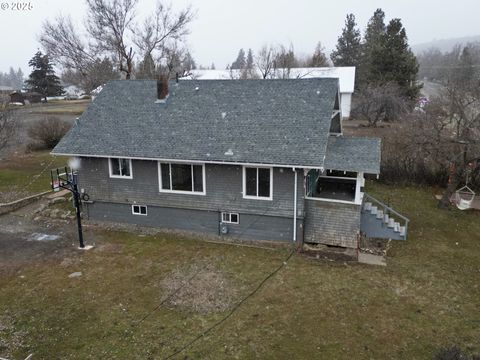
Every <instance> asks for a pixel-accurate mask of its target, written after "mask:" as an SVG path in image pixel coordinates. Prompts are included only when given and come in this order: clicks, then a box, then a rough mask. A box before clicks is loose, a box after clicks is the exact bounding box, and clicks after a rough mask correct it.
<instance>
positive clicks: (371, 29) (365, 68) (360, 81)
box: [357, 8, 386, 88]
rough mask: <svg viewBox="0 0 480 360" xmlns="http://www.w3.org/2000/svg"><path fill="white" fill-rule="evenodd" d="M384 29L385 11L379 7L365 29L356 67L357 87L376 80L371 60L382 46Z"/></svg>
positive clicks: (376, 75) (375, 70)
mask: <svg viewBox="0 0 480 360" xmlns="http://www.w3.org/2000/svg"><path fill="white" fill-rule="evenodd" d="M385 31H386V26H385V12H384V11H383V10H382V9H380V8H379V9H377V10H375V12H374V13H373V16H372V17H371V18H370V20H369V21H368V24H367V29H366V30H365V36H364V42H363V44H362V55H361V61H360V66H359V68H358V69H357V87H359V88H362V87H364V86H366V85H367V84H369V83H371V82H375V81H376V80H377V77H378V74H376V72H377V69H375V68H374V65H373V64H372V62H373V59H374V53H375V52H377V51H378V50H379V48H380V47H381V46H382V42H383V37H384V35H385Z"/></svg>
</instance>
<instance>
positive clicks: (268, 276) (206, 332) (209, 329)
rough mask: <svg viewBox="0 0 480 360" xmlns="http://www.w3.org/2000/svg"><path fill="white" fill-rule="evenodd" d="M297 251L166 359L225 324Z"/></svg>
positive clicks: (291, 253)
mask: <svg viewBox="0 0 480 360" xmlns="http://www.w3.org/2000/svg"><path fill="white" fill-rule="evenodd" d="M294 253H295V250H292V251H291V252H290V254H289V255H288V256H287V258H286V259H285V260H284V261H282V263H281V264H280V265H279V266H278V267H277V268H276V269H275V270H274V271H273V272H271V273H270V274H269V275H267V277H265V278H264V279H263V280H262V281H261V282H260V283H259V284H258V285H257V287H256V288H255V289H253V290H252V291H251V292H250V293H249V294H248V295H247V296H245V297H244V298H243V299H242V300H240V301H239V302H238V303H237V304H236V305H235V306H234V307H233V308H232V310H230V312H229V313H228V314H227V315H226V316H224V317H223V318H222V319H220V320H219V321H217V322H216V323H214V324H213V325H212V326H210V327H209V328H208V329H206V330H204V331H203V332H201V333H200V334H199V335H197V336H196V337H195V338H193V339H192V340H190V341H189V342H187V343H186V344H185V345H183V346H182V347H181V348H180V349H178V350H176V351H174V352H173V353H171V354H170V355H168V356H167V357H165V358H164V360H167V359H171V358H172V357H174V356H175V355H178V354H180V353H181V352H183V351H185V350H187V349H188V348H189V347H190V346H192V345H193V344H195V343H196V342H197V341H198V340H200V339H201V338H203V337H204V336H205V335H207V334H208V333H209V332H211V331H212V330H214V329H215V328H217V327H218V326H220V325H221V324H223V323H224V322H225V321H227V320H228V319H229V318H230V317H231V316H232V315H233V314H234V313H235V312H236V311H237V310H238V309H239V308H240V306H242V304H243V303H245V302H246V301H247V300H248V299H249V298H251V297H252V296H253V295H255V294H256V293H257V292H258V291H259V290H260V289H261V287H262V286H263V284H265V283H266V282H267V281H268V280H269V279H270V278H272V277H273V276H274V275H275V274H277V273H278V272H279V271H280V270H281V269H282V268H283V267H284V266H285V265H287V263H288V261H289V260H290V259H291V257H292V256H293V254H294Z"/></svg>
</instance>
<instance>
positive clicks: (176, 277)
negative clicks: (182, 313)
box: [161, 263, 237, 314]
mask: <svg viewBox="0 0 480 360" xmlns="http://www.w3.org/2000/svg"><path fill="white" fill-rule="evenodd" d="M161 287H162V289H163V290H164V291H165V293H167V294H171V295H170V297H169V298H168V299H167V301H166V303H167V304H168V305H170V306H171V307H174V308H176V307H178V308H182V309H187V310H191V311H195V312H198V313H202V314H207V313H212V312H222V311H225V310H227V309H229V308H230V307H231V306H232V305H233V304H234V302H235V299H236V294H237V289H236V287H235V286H234V284H233V283H232V281H231V280H230V279H229V278H228V277H227V276H226V275H225V274H224V273H223V272H222V271H221V270H219V269H218V268H216V267H215V266H213V265H211V264H202V263H198V264H192V265H189V266H187V267H181V268H177V269H175V270H173V271H172V272H170V273H169V274H168V275H167V276H166V277H165V278H164V279H163V280H162V282H161Z"/></svg>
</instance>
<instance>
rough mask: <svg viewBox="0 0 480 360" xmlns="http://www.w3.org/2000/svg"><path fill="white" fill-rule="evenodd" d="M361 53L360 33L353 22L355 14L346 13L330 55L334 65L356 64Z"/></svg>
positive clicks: (358, 62)
mask: <svg viewBox="0 0 480 360" xmlns="http://www.w3.org/2000/svg"><path fill="white" fill-rule="evenodd" d="M360 55H361V34H360V30H358V28H357V23H356V22H355V15H353V14H348V15H347V19H346V20H345V27H344V28H343V30H342V35H341V36H340V37H339V38H338V42H337V47H336V49H335V50H334V51H333V52H332V54H331V55H330V59H331V60H332V62H333V64H334V65H335V66H358V65H359V64H360Z"/></svg>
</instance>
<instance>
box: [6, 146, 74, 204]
mask: <svg viewBox="0 0 480 360" xmlns="http://www.w3.org/2000/svg"><path fill="white" fill-rule="evenodd" d="M66 162H67V159H65V158H64V157H52V156H51V155H50V154H49V151H39V152H32V153H29V154H22V155H17V156H13V157H11V158H10V159H8V160H3V161H1V162H0V202H6V201H12V200H15V199H18V198H21V197H24V196H28V195H31V194H37V193H40V192H42V191H46V190H49V189H50V169H53V168H56V167H58V166H65V165H66V164H67V163H66Z"/></svg>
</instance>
